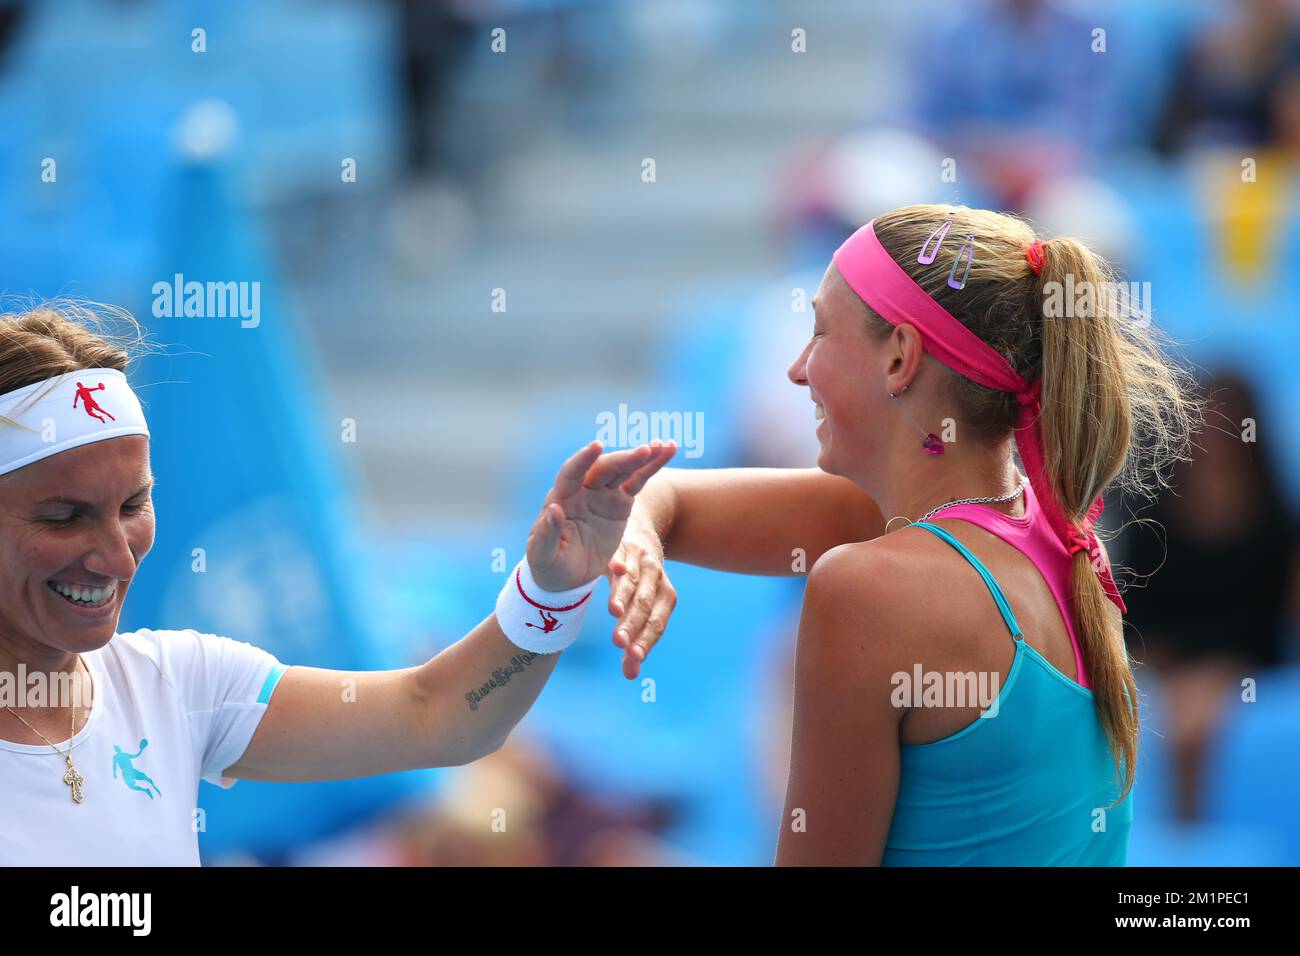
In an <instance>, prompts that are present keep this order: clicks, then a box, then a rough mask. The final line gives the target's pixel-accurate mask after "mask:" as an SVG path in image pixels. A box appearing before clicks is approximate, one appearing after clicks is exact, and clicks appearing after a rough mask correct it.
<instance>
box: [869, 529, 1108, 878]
mask: <svg viewBox="0 0 1300 956" xmlns="http://www.w3.org/2000/svg"><path fill="white" fill-rule="evenodd" d="M910 527H916V528H925V529H926V530H927V531H930V532H933V533H934V534H935V535H937V536H938V537H940V538H942V539H943V540H944V541H947V542H948V543H949V544H950V545H952V546H953V547H954V548H956V549H957V550H958V551H959V552H961V554H962V556H963V557H965V558H966V560H967V561H969V562H970V563H971V564H972V565H974V567H975V570H976V571H978V572H979V573H980V576H981V577H982V578H983V579H984V583H985V584H987V585H988V589H989V591H990V592H991V593H992V595H993V600H994V601H995V602H996V603H997V606H998V610H999V611H1001V612H1002V619H1003V620H1004V621H1005V622H1006V625H1007V628H1008V629H1009V630H1010V631H1011V637H1012V639H1013V641H1014V642H1015V656H1014V658H1013V660H1012V664H1011V667H1010V669H1009V671H1008V672H1007V673H1006V674H1005V675H1004V677H1003V684H1002V687H1001V688H1000V690H999V693H998V695H997V697H996V698H995V705H994V707H991V708H989V711H990V712H993V713H996V716H991V717H977V718H976V719H975V721H974V722H973V723H971V724H968V725H967V726H966V727H964V728H962V729H961V730H959V731H957V732H956V733H954V734H952V735H950V736H948V737H945V738H943V739H942V740H936V741H933V742H932V743H926V744H902V745H900V752H901V763H900V767H899V784H898V798H897V800H896V802H895V805H894V815H893V819H892V822H891V824H890V827H889V836H888V838H887V839H886V842H885V853H884V857H883V858H882V860H881V865H882V866H1124V865H1125V863H1126V860H1127V854H1128V837H1129V829H1130V827H1131V825H1132V822H1133V806H1132V799H1133V796H1132V793H1131V792H1130V793H1129V795H1128V796H1126V797H1125V798H1124V800H1123V801H1122V802H1121V803H1119V804H1118V805H1116V806H1114V807H1111V806H1110V804H1111V803H1112V802H1113V801H1114V799H1115V797H1116V796H1117V795H1118V793H1119V784H1118V781H1117V779H1116V776H1115V764H1114V761H1113V760H1112V759H1111V756H1110V752H1109V750H1108V748H1107V741H1106V734H1105V731H1104V730H1103V729H1102V726H1101V721H1100V719H1099V718H1098V716H1097V713H1096V709H1095V707H1094V706H1093V695H1092V691H1090V690H1088V689H1086V688H1084V687H1082V686H1080V685H1079V684H1078V683H1076V682H1075V681H1073V680H1071V679H1070V678H1068V677H1067V676H1066V675H1065V674H1063V673H1061V671H1059V670H1058V669H1057V668H1056V667H1055V666H1054V665H1053V664H1052V663H1051V662H1050V661H1048V660H1047V658H1045V657H1044V656H1043V655H1042V654H1040V653H1039V652H1038V651H1036V650H1035V649H1034V648H1033V647H1032V646H1031V645H1030V644H1029V643H1027V642H1026V641H1025V639H1024V634H1023V633H1022V632H1021V630H1020V625H1019V624H1017V623H1016V618H1015V615H1014V614H1013V613H1012V612H1011V606H1010V605H1009V604H1008V603H1007V599H1006V597H1005V595H1003V593H1002V588H1001V587H999V586H998V583H997V581H996V580H994V578H993V575H992V574H991V573H989V570H988V569H987V568H986V567H984V565H983V564H982V563H981V562H980V560H979V559H978V558H976V557H975V555H973V554H972V553H971V552H970V551H969V550H968V549H967V548H966V546H965V545H963V544H962V543H961V542H960V541H958V540H957V539H956V538H955V537H953V536H952V535H951V534H949V533H948V532H947V531H946V530H944V529H943V528H940V527H937V526H935V525H932V524H928V523H926V522H915V523H913V524H912V525H911V526H910Z"/></svg>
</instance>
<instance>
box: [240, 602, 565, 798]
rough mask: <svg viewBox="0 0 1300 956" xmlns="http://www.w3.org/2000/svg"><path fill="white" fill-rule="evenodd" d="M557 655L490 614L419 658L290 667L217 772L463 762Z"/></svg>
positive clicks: (326, 771)
mask: <svg viewBox="0 0 1300 956" xmlns="http://www.w3.org/2000/svg"><path fill="white" fill-rule="evenodd" d="M559 659H560V655H559V654H532V653H529V652H528V651H525V650H522V649H520V648H518V647H516V646H515V645H514V644H512V643H511V642H510V640H509V639H508V638H507V637H506V636H505V634H503V633H502V632H501V628H500V627H499V626H497V619H496V615H495V614H493V615H491V616H490V617H488V618H487V619H485V620H484V621H483V622H482V623H480V624H479V625H478V626H477V627H475V628H474V629H473V630H472V631H470V632H469V633H468V634H467V635H465V637H463V638H462V639H461V640H459V641H457V642H456V643H455V644H453V645H452V646H451V647H448V648H447V649H446V650H444V651H443V652H442V653H440V654H438V655H437V656H436V657H434V658H433V659H432V660H430V661H428V662H426V663H424V664H422V665H420V666H419V667H410V668H406V669H403V670H393V671H336V670H327V669H324V668H319V667H291V668H289V669H288V670H287V671H285V673H284V676H283V677H281V678H280V682H279V684H277V685H276V688H275V693H274V694H272V695H271V702H270V704H269V705H268V706H267V709H266V714H265V715H264V716H263V718H262V722H261V723H260V724H258V728H257V732H256V733H255V734H254V735H253V739H252V741H250V742H249V745H248V749H247V750H245V751H244V755H243V756H242V757H241V758H240V759H239V762H238V763H236V764H235V765H234V766H232V767H230V768H229V769H228V770H226V771H225V774H224V775H225V776H227V777H237V778H242V779H245V780H279V781H306V780H346V779H349V778H352V777H366V776H371V775H373V774H380V773H392V772H394V771H398V770H414V769H416V768H420V767H452V766H459V765H461V764H466V763H470V762H471V761H474V760H477V759H478V758H479V757H482V756H484V755H486V754H489V753H491V752H492V751H494V750H496V749H497V748H498V747H500V746H501V744H502V743H503V742H504V741H505V739H506V737H507V736H508V735H509V733H510V731H511V730H512V729H513V728H514V727H515V725H516V724H517V723H518V722H519V721H520V720H521V719H523V716H524V715H525V714H526V713H528V709H529V708H530V707H531V706H532V705H533V702H534V701H536V700H537V696H538V695H539V694H540V693H541V691H542V687H543V686H545V684H546V680H547V678H548V677H550V675H551V671H553V670H554V669H555V665H556V663H558V661H559Z"/></svg>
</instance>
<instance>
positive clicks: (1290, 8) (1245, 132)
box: [1153, 0, 1300, 155]
mask: <svg viewBox="0 0 1300 956" xmlns="http://www.w3.org/2000/svg"><path fill="white" fill-rule="evenodd" d="M1235 6H1236V10H1235V14H1236V16H1235V17H1234V18H1233V19H1232V20H1229V21H1227V22H1222V23H1216V24H1214V25H1212V26H1210V27H1208V28H1207V29H1206V31H1205V32H1204V33H1203V34H1202V35H1200V36H1198V37H1196V38H1194V39H1193V40H1192V41H1191V42H1190V43H1189V44H1188V46H1187V49H1186V50H1185V51H1184V52H1183V53H1182V55H1181V57H1180V58H1179V62H1178V64H1177V66H1176V67H1175V72H1174V80H1173V84H1172V86H1171V88H1170V92H1169V95H1168V98H1167V99H1166V101H1165V105H1164V109H1163V110H1162V112H1161V116H1160V119H1159V122H1158V123H1157V126H1156V131H1155V141H1154V144H1153V145H1154V146H1155V148H1156V149H1157V150H1158V151H1159V152H1160V153H1163V154H1166V155H1169V154H1174V153H1180V152H1183V151H1184V150H1188V149H1193V148H1196V147H1204V146H1219V145H1272V144H1278V143H1282V142H1285V141H1288V140H1290V141H1292V142H1294V141H1295V137H1296V135H1297V130H1298V129H1300V121H1297V118H1296V112H1297V106H1296V99H1297V92H1296V87H1297V82H1298V81H1300V17H1297V14H1296V10H1295V5H1294V3H1293V2H1292V0H1240V2H1238V3H1237V4H1236V5H1235Z"/></svg>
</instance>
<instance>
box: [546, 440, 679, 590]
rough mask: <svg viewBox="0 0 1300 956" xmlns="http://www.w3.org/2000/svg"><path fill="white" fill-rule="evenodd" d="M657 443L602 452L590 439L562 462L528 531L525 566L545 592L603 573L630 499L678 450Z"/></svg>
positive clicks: (573, 585)
mask: <svg viewBox="0 0 1300 956" xmlns="http://www.w3.org/2000/svg"><path fill="white" fill-rule="evenodd" d="M676 451H677V447H676V445H671V444H670V445H663V444H661V443H660V442H658V441H655V442H653V443H651V444H649V445H641V446H640V447H637V448H632V449H629V450H627V451H615V452H609V453H608V454H601V444H600V442H598V441H593V442H591V443H590V444H589V445H587V446H586V447H585V448H583V449H581V450H580V451H578V452H577V453H576V454H575V455H574V456H573V457H572V458H570V459H569V460H568V461H566V462H565V463H564V467H562V468H561V469H560V473H559V474H558V475H556V477H555V485H554V486H553V487H552V488H551V491H550V494H548V495H547V496H546V502H545V503H544V504H543V505H542V512H541V514H540V515H538V517H537V521H536V522H534V524H533V528H532V531H531V532H530V533H529V535H528V548H527V554H528V567H529V569H530V570H531V571H532V574H533V580H534V581H536V582H537V584H538V585H539V586H540V587H542V588H544V589H546V590H548V591H567V590H569V589H570V588H576V587H578V586H580V585H582V584H585V583H586V582H588V581H591V580H594V579H595V578H599V577H601V576H603V575H604V574H605V570H606V565H607V564H608V563H609V560H610V558H612V557H613V556H614V552H615V551H617V550H618V546H619V543H620V542H621V541H622V540H623V532H624V529H625V528H626V527H627V519H628V516H629V515H630V514H631V513H632V499H633V497H634V496H635V495H636V493H637V492H638V491H640V490H641V488H642V487H643V486H644V485H645V483H646V482H647V481H648V480H649V479H650V477H651V476H652V475H654V474H655V472H657V471H658V470H659V469H660V468H662V467H663V466H664V465H666V464H667V463H668V462H669V460H670V459H671V458H672V457H673V455H674V454H675V453H676Z"/></svg>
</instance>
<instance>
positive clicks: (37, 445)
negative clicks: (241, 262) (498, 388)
mask: <svg viewBox="0 0 1300 956" xmlns="http://www.w3.org/2000/svg"><path fill="white" fill-rule="evenodd" d="M94 318H95V313H94V311H93V310H90V309H88V308H86V307H84V306H81V305H76V304H72V305H66V304H59V303H55V304H47V305H46V306H43V307H40V308H37V309H34V310H31V311H28V312H25V313H16V314H7V315H3V316H0V568H2V569H3V577H0V689H4V688H5V687H6V686H7V689H8V690H7V692H6V694H4V695H0V696H5V697H6V699H4V701H3V703H4V706H3V707H0V780H3V781H4V786H3V787H2V788H0V864H4V865H15V864H17V865H42V866H44V865H63V866H67V865H92V866H93V865H178V864H180V865H186V864H189V865H192V864H197V863H198V862H199V856H198V844H197V838H196V828H195V827H194V826H193V825H192V819H193V815H194V810H195V807H196V806H197V805H198V794H197V791H198V785H199V780H200V779H206V780H208V781H210V782H212V783H217V784H220V785H222V786H229V785H230V784H231V783H232V782H233V781H234V780H236V779H241V778H243V779H253V780H283V781H306V780H337V779H342V778H348V777H361V776H369V775H371V774H382V773H389V772H392V771H397V770H406V769H412V768H417V767H438V766H453V765H459V764H464V763H467V762H470V761H473V760H476V759H478V758H479V757H481V756H483V755H484V754H487V753H490V752H492V751H494V750H496V749H497V748H499V747H500V746H501V744H502V743H503V742H504V740H505V739H506V737H507V735H508V734H509V733H510V731H511V730H512V728H514V726H515V725H516V724H517V723H518V721H519V720H520V719H521V718H522V717H523V715H524V714H525V713H526V712H527V711H528V709H529V707H530V706H532V703H533V701H534V700H536V698H537V696H538V694H539V693H540V692H541V689H542V687H543V685H544V684H545V683H546V680H547V678H548V677H549V676H550V673H551V671H552V670H553V669H554V668H555V665H556V662H557V661H558V659H559V654H560V652H561V651H562V650H563V649H564V648H565V647H567V646H568V644H569V643H571V642H572V640H573V638H574V637H576V636H577V632H578V627H579V623H580V621H581V618H582V615H583V613H584V612H585V611H586V609H587V606H588V605H589V603H590V601H589V600H588V599H589V598H590V595H591V588H592V585H593V583H594V582H595V580H597V579H598V578H599V575H600V572H601V571H602V569H603V568H604V566H605V564H606V562H608V560H609V559H610V556H611V555H612V554H613V553H614V550H615V548H616V547H617V546H618V543H619V540H620V538H621V537H622V535H623V532H624V527H625V524H626V520H627V517H628V514H629V512H630V510H631V506H632V496H633V495H634V494H635V493H636V492H637V491H638V490H639V489H640V488H641V486H642V485H643V484H644V482H645V481H646V480H647V479H648V478H649V477H650V476H651V475H653V474H654V473H655V472H656V471H658V470H659V468H661V467H662V466H663V464H664V463H665V462H666V461H667V460H668V459H669V458H671V456H672V453H673V449H672V448H653V447H651V446H645V445H643V446H641V447H640V448H636V449H632V450H628V451H619V452H614V453H610V454H602V453H601V447H600V445H599V444H598V443H596V442H593V443H591V444H590V445H588V446H587V447H585V448H583V449H581V450H579V451H578V452H577V453H576V454H574V455H573V457H571V458H570V459H569V460H568V461H567V462H566V463H565V465H564V466H563V468H562V469H561V470H560V473H559V475H558V476H557V477H556V480H555V485H554V487H553V488H552V489H551V491H550V494H549V495H548V496H547V497H546V500H545V503H544V504H543V506H542V511H541V514H540V515H539V516H538V519H537V521H536V522H535V523H534V525H533V527H532V531H531V533H530V534H529V536H528V541H527V548H526V558H525V559H524V560H522V561H520V563H519V565H518V566H517V567H516V568H515V569H514V571H513V572H512V573H511V574H510V575H509V580H508V581H507V582H506V584H505V587H504V588H503V589H502V592H501V596H500V597H499V599H498V601H497V606H496V610H495V612H494V613H492V614H490V615H488V616H487V617H486V618H484V620H483V622H482V623H481V624H479V625H478V626H477V627H476V628H474V629H473V630H472V631H471V632H470V633H469V634H467V635H466V636H465V637H464V638H462V639H461V640H460V641H458V642H457V643H456V644H454V645H452V646H451V647H449V648H447V649H446V650H444V651H443V652H442V653H440V654H438V655H437V656H436V657H434V658H433V659H432V660H430V661H428V662H427V663H425V664H423V665H420V666H418V667H411V668H406V669H403V670H393V671H375V672H358V673H352V672H343V671H333V670H324V669H320V668H314V667H302V666H290V667H286V666H285V665H283V664H281V663H280V662H279V661H278V660H276V659H275V658H274V657H273V656H272V655H271V654H269V653H267V652H266V651H264V650H261V649H259V648H256V647H253V646H251V645H249V644H247V643H245V642H241V641H239V640H238V639H237V638H238V635H233V636H218V635H212V634H201V633H197V632H195V631H193V630H178V631H155V630H139V631H132V632H128V633H121V634H119V633H118V632H117V622H118V617H119V614H120V612H121V609H122V605H123V602H124V601H125V599H126V594H127V591H128V589H129V588H130V586H131V582H132V581H133V580H134V579H135V576H136V574H137V573H138V572H139V570H140V565H141V562H142V561H144V559H145V556H146V555H147V554H148V553H149V549H150V548H151V546H152V545H153V540H154V528H155V516H154V512H153V509H152V505H151V499H150V489H151V487H152V485H153V482H154V477H153V474H152V472H151V469H150V464H149V441H150V439H149V430H148V425H147V422H146V420H145V416H144V411H143V408H142V406H141V404H140V402H139V400H138V399H137V398H136V395H135V393H134V391H133V390H132V388H131V386H130V384H129V382H128V380H127V377H126V375H125V370H126V368H127V365H128V359H129V355H128V352H127V351H126V350H124V349H123V348H122V347H120V346H119V345H118V344H115V343H113V342H110V341H109V340H108V339H107V338H105V337H104V336H102V335H101V334H98V331H97V329H96V328H95V325H96V323H95V322H94V321H93V320H94ZM345 681H347V682H350V686H351V687H352V688H353V689H354V693H352V694H344V693H342V688H343V687H344V686H345V684H344V682H345ZM36 686H40V687H43V688H45V689H46V692H45V693H42V694H39V695H37V694H32V695H27V694H25V693H24V694H22V695H21V696H20V697H16V698H15V699H14V700H10V699H8V697H10V696H13V694H12V692H13V691H14V690H15V688H19V689H23V690H25V689H28V688H34V687H36Z"/></svg>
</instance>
